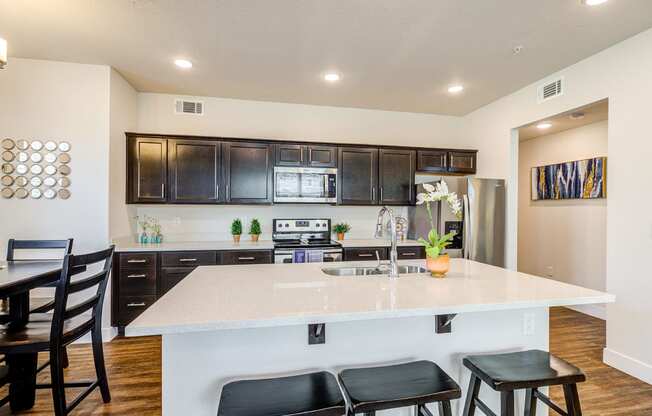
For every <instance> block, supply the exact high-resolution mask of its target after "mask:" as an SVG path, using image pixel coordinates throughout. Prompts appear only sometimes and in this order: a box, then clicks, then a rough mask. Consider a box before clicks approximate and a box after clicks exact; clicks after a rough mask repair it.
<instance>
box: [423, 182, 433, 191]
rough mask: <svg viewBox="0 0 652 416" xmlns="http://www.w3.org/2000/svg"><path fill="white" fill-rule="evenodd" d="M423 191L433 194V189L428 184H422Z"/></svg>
mask: <svg viewBox="0 0 652 416" xmlns="http://www.w3.org/2000/svg"><path fill="white" fill-rule="evenodd" d="M423 189H425V190H426V192H434V190H435V187H434V186H432V185H430V184H429V183H424V184H423Z"/></svg>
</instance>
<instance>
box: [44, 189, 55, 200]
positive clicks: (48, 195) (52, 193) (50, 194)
mask: <svg viewBox="0 0 652 416" xmlns="http://www.w3.org/2000/svg"><path fill="white" fill-rule="evenodd" d="M43 196H44V197H45V198H46V199H54V198H56V196H57V193H56V192H55V190H54V189H46V190H45V191H43Z"/></svg>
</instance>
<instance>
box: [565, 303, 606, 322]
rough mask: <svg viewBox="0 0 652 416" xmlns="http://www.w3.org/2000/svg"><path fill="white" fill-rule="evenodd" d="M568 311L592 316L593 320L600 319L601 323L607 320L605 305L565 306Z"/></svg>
mask: <svg viewBox="0 0 652 416" xmlns="http://www.w3.org/2000/svg"><path fill="white" fill-rule="evenodd" d="M566 307H567V308H568V309H572V310H574V311H577V312H579V313H583V314H585V315H589V316H592V317H594V318H598V319H602V320H603V321H606V320H607V305H605V304H596V305H574V306H566Z"/></svg>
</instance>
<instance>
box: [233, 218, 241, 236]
mask: <svg viewBox="0 0 652 416" xmlns="http://www.w3.org/2000/svg"><path fill="white" fill-rule="evenodd" d="M231 234H233V235H240V234H242V221H240V218H236V219H234V220H233V222H232V223H231Z"/></svg>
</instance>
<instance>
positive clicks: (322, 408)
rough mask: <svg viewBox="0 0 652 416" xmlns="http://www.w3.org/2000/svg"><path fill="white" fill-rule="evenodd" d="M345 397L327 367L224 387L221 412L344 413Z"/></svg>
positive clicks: (230, 415)
mask: <svg viewBox="0 0 652 416" xmlns="http://www.w3.org/2000/svg"><path fill="white" fill-rule="evenodd" d="M345 410H346V408H345V404H344V397H342V393H341V391H340V388H339V386H338V384H337V380H335V377H334V376H333V375H332V374H330V373H328V372H325V371H322V372H317V373H310V374H303V375H298V376H290V377H280V378H269V379H259V380H241V381H234V382H231V383H228V384H226V385H225V386H224V388H223V389H222V396H221V398H220V407H219V410H218V412H217V414H218V416H284V415H287V416H292V415H301V416H342V415H343V414H344V412H345Z"/></svg>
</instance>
